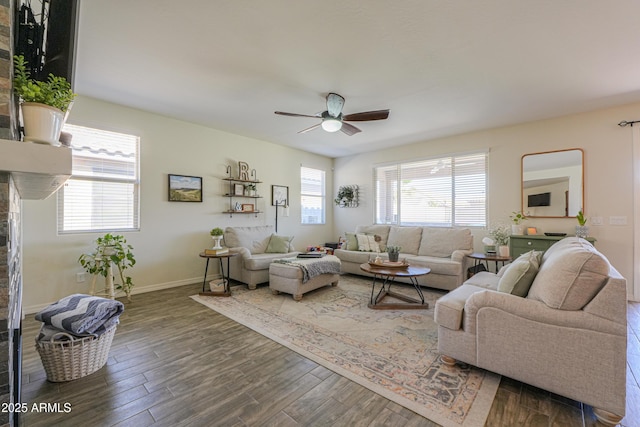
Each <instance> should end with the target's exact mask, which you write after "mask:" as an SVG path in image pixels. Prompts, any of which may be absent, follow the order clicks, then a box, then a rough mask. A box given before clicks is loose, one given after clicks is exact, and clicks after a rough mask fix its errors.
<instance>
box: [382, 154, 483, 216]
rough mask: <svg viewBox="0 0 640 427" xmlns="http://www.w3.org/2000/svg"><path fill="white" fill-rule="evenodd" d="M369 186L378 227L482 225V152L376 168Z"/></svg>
mask: <svg viewBox="0 0 640 427" xmlns="http://www.w3.org/2000/svg"><path fill="white" fill-rule="evenodd" d="M374 184H375V197H376V212H375V218H376V223H377V224H398V225H420V226H425V225H429V226H442V227H453V226H478V227H482V226H485V225H486V212H487V207H486V184H487V154H486V153H485V152H483V153H471V154H461V155H450V156H444V157H437V158H431V159H424V160H417V161H412V162H404V163H398V164H393V165H384V166H379V167H376V168H374Z"/></svg>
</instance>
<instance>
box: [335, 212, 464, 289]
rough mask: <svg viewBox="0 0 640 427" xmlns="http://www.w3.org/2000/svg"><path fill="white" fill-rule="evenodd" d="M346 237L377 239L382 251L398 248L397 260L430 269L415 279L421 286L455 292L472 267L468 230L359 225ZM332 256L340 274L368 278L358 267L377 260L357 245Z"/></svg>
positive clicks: (371, 253)
mask: <svg viewBox="0 0 640 427" xmlns="http://www.w3.org/2000/svg"><path fill="white" fill-rule="evenodd" d="M349 234H361V235H362V234H365V235H370V236H377V240H378V245H379V246H380V249H381V250H382V251H384V249H385V248H386V247H387V246H392V245H393V246H400V247H401V248H402V250H401V252H400V259H403V258H405V259H406V260H407V261H408V262H409V264H411V265H415V266H418V267H428V268H430V269H431V273H429V274H427V275H426V276H421V277H419V278H418V283H419V284H420V285H422V286H429V287H432V288H439V289H444V290H451V289H455V288H457V287H458V286H460V285H461V284H462V282H463V281H464V278H465V273H466V271H467V268H468V267H469V266H470V265H471V263H470V260H469V258H467V255H469V254H471V253H472V252H473V235H472V234H471V231H470V230H469V229H467V228H445V227H401V226H393V225H359V226H358V227H356V230H355V233H349ZM350 237H351V238H353V237H352V236H350ZM347 245H350V242H347ZM354 248H356V249H354ZM334 254H335V255H336V256H337V257H338V258H340V261H341V262H342V272H343V273H351V274H359V275H369V274H368V273H365V272H363V271H362V270H360V264H363V263H366V262H368V261H369V260H370V259H373V258H375V256H376V253H374V252H366V251H361V250H358V249H357V245H356V246H351V249H336V250H335V251H334ZM380 257H381V258H387V254H386V253H385V252H382V253H381V254H380Z"/></svg>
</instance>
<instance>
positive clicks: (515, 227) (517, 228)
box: [511, 224, 524, 236]
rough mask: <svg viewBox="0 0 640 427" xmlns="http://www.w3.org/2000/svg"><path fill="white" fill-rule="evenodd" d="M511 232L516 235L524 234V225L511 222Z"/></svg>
mask: <svg viewBox="0 0 640 427" xmlns="http://www.w3.org/2000/svg"><path fill="white" fill-rule="evenodd" d="M511 234H513V235H516V236H522V235H523V234H524V227H523V226H522V225H520V224H512V225H511Z"/></svg>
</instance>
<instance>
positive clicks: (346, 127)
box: [340, 122, 362, 136]
mask: <svg viewBox="0 0 640 427" xmlns="http://www.w3.org/2000/svg"><path fill="white" fill-rule="evenodd" d="M340 130H341V131H342V132H343V133H346V134H347V135H349V136H351V135H355V134H356V133H358V132H362V131H361V130H360V129H358V128H357V127H355V126H354V125H350V124H349V123H345V122H342V127H341V128H340Z"/></svg>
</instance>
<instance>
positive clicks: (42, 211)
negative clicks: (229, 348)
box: [23, 97, 336, 312]
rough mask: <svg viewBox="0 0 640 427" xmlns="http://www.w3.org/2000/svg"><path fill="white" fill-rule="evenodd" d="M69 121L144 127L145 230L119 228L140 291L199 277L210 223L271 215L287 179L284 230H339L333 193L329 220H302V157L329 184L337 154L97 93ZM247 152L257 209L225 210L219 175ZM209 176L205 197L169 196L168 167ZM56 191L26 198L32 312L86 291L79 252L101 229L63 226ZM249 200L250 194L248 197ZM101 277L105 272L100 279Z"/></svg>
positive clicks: (301, 234) (306, 236) (308, 233)
mask: <svg viewBox="0 0 640 427" xmlns="http://www.w3.org/2000/svg"><path fill="white" fill-rule="evenodd" d="M69 123H72V124H76V125H81V126H89V127H95V128H100V129H104V130H110V131H115V132H124V133H130V134H134V135H138V136H140V137H141V185H140V188H141V196H140V213H141V221H140V224H141V230H140V231H139V232H127V233H122V234H123V235H124V236H125V237H126V238H127V240H128V242H129V243H130V244H131V245H133V247H134V253H135V256H136V260H137V264H136V266H135V267H134V269H132V270H131V276H132V278H133V281H134V283H135V285H136V286H135V288H134V292H140V291H149V290H153V289H159V288H163V287H171V286H175V285H180V284H188V283H194V282H199V281H201V280H202V275H203V273H204V261H203V260H202V259H201V258H199V257H198V253H199V252H201V251H202V249H204V248H206V247H210V246H211V245H212V240H211V238H210V236H209V230H210V229H211V228H213V227H223V228H224V227H226V226H239V225H247V226H249V225H274V220H275V207H272V206H271V205H270V204H271V185H272V184H276V185H288V186H289V197H290V199H291V208H290V216H289V217H288V218H281V217H279V218H278V234H282V235H293V236H295V239H294V241H293V243H294V245H295V246H296V247H297V248H303V247H306V246H307V245H311V244H318V243H324V242H326V241H333V240H335V238H336V237H335V236H334V235H333V226H332V221H333V215H332V214H333V210H332V209H331V206H332V202H331V196H330V195H329V197H328V203H327V208H328V209H327V224H326V225H306V226H302V225H300V220H299V218H300V206H299V200H300V165H301V164H302V165H304V166H309V167H314V168H318V169H323V170H325V171H326V172H327V173H326V177H327V189H328V191H329V192H330V190H331V189H332V188H333V180H332V169H331V168H332V166H333V160H332V159H330V158H327V157H323V156H318V155H314V154H310V153H306V152H303V151H300V150H296V149H291V148H287V147H283V146H280V145H276V144H273V143H269V142H265V141H259V140H255V139H251V138H245V137H241V136H238V135H233V134H229V133H225V132H221V131H217V130H213V129H209V128H205V127H202V126H198V125H194V124H191V123H186V122H182V121H178V120H173V119H170V118H167V117H162V116H158V115H154V114H150V113H147V112H144V111H140V110H135V109H130V108H125V107H122V106H118V105H114V104H109V103H106V102H102V101H98V100H95V99H91V98H86V97H79V98H78V99H77V101H76V102H75V105H74V107H73V110H72V112H71V115H70V117H69ZM238 161H244V162H247V163H248V164H249V167H250V168H252V169H253V168H255V169H256V171H257V178H258V179H259V180H260V181H262V182H263V183H262V184H259V185H258V192H259V194H260V195H263V196H264V198H263V199H258V201H257V204H258V208H259V209H260V210H262V211H265V213H262V214H258V217H257V218H256V217H254V216H253V215H234V216H233V218H230V217H229V215H225V214H222V213H221V212H222V211H223V210H226V209H227V208H228V199H226V198H223V197H221V196H220V195H221V194H223V193H225V192H226V190H227V188H226V187H225V184H224V182H223V181H221V180H220V178H223V177H224V176H225V171H226V166H227V165H228V164H231V165H233V166H234V171H236V172H234V175H235V174H236V173H237V162H238ZM169 173H172V174H182V175H193V176H202V177H203V193H204V194H203V199H204V201H203V203H179V202H169V201H167V174H169ZM56 199H57V197H56V196H55V195H54V196H52V197H50V198H48V199H47V200H44V201H24V202H23V215H24V216H23V224H24V246H23V248H24V252H23V257H24V262H23V265H24V271H23V277H24V306H25V311H26V312H33V311H34V310H37V309H39V308H40V307H42V306H45V305H47V304H49V303H51V302H53V301H56V300H57V299H59V298H62V297H64V296H66V295H69V294H72V293H77V292H83V293H84V292H88V291H89V283H90V282H89V277H87V282H85V283H76V273H77V272H81V271H83V270H82V268H81V267H80V265H79V264H78V262H77V259H78V257H79V256H80V254H82V253H84V252H89V251H90V250H91V249H92V243H93V241H94V240H95V239H96V238H97V237H98V236H99V235H101V234H102V233H85V234H72V235H58V234H57V228H56V206H57V205H56ZM247 203H248V202H247ZM99 283H100V284H101V285H102V283H103V282H102V281H100V279H99ZM134 301H135V297H134Z"/></svg>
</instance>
